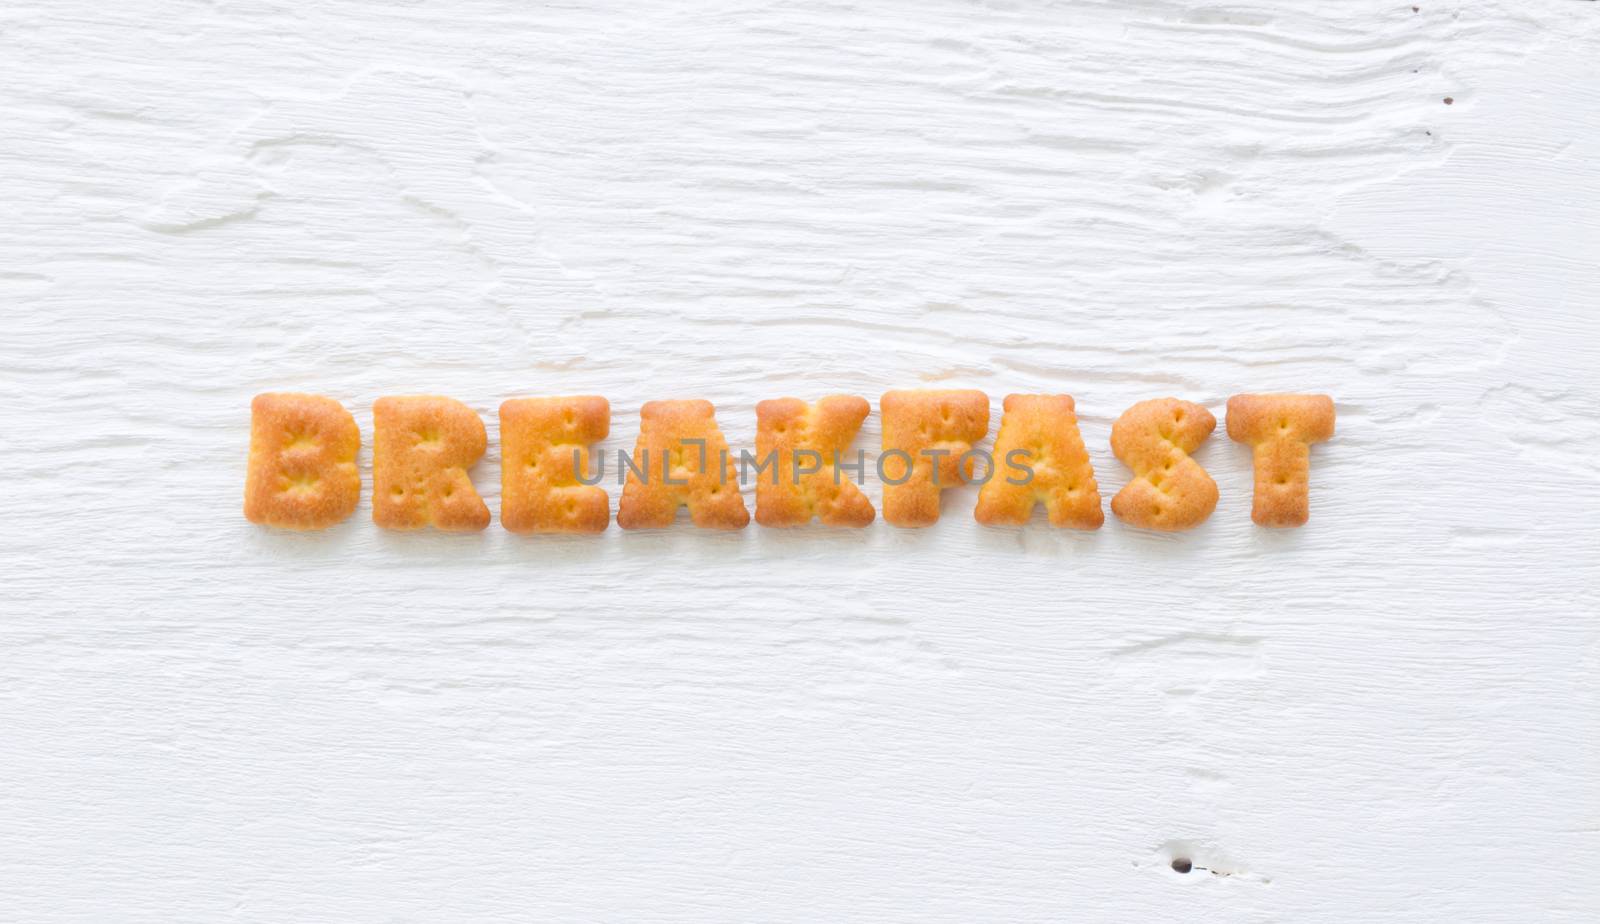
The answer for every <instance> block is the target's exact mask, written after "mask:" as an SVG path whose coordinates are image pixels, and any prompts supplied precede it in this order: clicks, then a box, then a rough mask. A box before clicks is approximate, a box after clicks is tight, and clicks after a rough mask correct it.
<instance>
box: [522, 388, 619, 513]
mask: <svg viewBox="0 0 1600 924" xmlns="http://www.w3.org/2000/svg"><path fill="white" fill-rule="evenodd" d="M610 432H611V405H610V403H609V402H607V401H606V399H604V398H601V397H598V396H594V395H585V396H582V397H577V398H513V399H511V400H510V401H507V402H505V403H503V404H501V405H500V525H502V526H504V527H505V528H506V529H508V530H510V531H511V532H514V533H535V532H537V533H598V532H602V531H604V530H605V528H606V525H607V524H609V523H610V522H611V499H610V498H609V497H607V496H606V492H605V489H604V488H602V487H600V486H598V485H592V484H579V483H578V478H579V476H581V475H583V474H585V473H586V472H587V471H588V468H589V444H591V443H598V442H599V441H601V440H603V439H605V438H606V434H608V433H610Z"/></svg>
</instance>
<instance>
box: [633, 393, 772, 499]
mask: <svg viewBox="0 0 1600 924" xmlns="http://www.w3.org/2000/svg"><path fill="white" fill-rule="evenodd" d="M632 461H633V463H634V464H635V465H638V466H639V467H640V470H642V471H643V473H644V475H643V477H642V478H641V477H640V475H639V473H638V472H636V471H634V470H633V469H632V468H631V467H630V469H629V471H628V481H627V484H625V485H623V488H622V502H621V503H620V504H619V505H618V506H617V525H618V526H620V527H622V528H623V529H650V528H653V527H664V526H671V525H672V521H673V520H675V519H677V516H678V508H679V507H681V506H683V505H685V504H687V505H688V507H689V515H690V517H691V518H692V519H693V520H694V525H696V526H700V527H706V528H710V529H744V528H745V526H747V525H748V524H749V523H750V511H749V510H747V509H746V508H745V506H744V498H743V497H741V496H740V495H739V480H738V475H737V473H736V471H735V467H734V462H733V459H732V458H731V457H730V456H729V454H728V441H727V440H726V439H724V438H723V436H722V431H721V430H720V429H718V428H717V419H716V409H715V408H713V407H712V406H711V402H710V401H647V402H645V405H644V407H642V408H640V409H639V441H638V442H637V443H636V444H635V445H634V450H633V460H632Z"/></svg>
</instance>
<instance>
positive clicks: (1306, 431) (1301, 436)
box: [1228, 395, 1333, 526]
mask: <svg viewBox="0 0 1600 924" xmlns="http://www.w3.org/2000/svg"><path fill="white" fill-rule="evenodd" d="M1228 436H1229V437H1231V438H1232V439H1234V440H1236V441H1237V442H1240V443H1246V444H1248V445H1249V446H1250V447H1251V449H1252V450H1253V455H1254V456H1255V469H1256V492H1255V503H1254V505H1253V506H1252V507H1251V509H1250V519H1252V520H1254V521H1255V522H1256V523H1257V524H1259V525H1261V526H1303V525H1305V522H1306V520H1307V519H1309V518H1310V517H1311V444H1312V443H1320V442H1322V441H1323V440H1326V439H1328V438H1330V437H1332V436H1333V399H1332V398H1330V397H1328V396H1327V395H1234V396H1233V397H1232V398H1229V399H1228Z"/></svg>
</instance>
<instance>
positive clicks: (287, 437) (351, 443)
mask: <svg viewBox="0 0 1600 924" xmlns="http://www.w3.org/2000/svg"><path fill="white" fill-rule="evenodd" d="M360 449H361V429H360V428H359V427H357V426H356V419H355V418H354V417H351V416H350V412H349V411H347V410H345V409H344V405H342V404H340V403H339V402H337V401H335V400H333V399H332V398H324V397H322V396H321V395H303V394H288V393H278V394H263V395H256V397H255V400H253V401H251V402H250V466H249V469H248V471H247V473H246V475H245V482H244V515H245V518H246V519H248V520H249V521H250V522H252V523H260V524H262V525H265V526H277V527H281V528H283V529H323V528H325V527H328V526H332V525H333V524H335V523H338V522H339V521H341V520H343V519H345V518H346V517H348V516H350V514H351V513H352V512H353V511H354V510H355V509H356V503H357V501H359V500H360V499H361V473H360V472H359V471H357V470H356V453H357V452H358V451H359V450H360Z"/></svg>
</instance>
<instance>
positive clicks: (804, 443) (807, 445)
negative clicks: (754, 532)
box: [756, 395, 876, 527]
mask: <svg viewBox="0 0 1600 924" xmlns="http://www.w3.org/2000/svg"><path fill="white" fill-rule="evenodd" d="M871 410H872V406H871V405H870V404H868V403H867V400H866V399H865V398H858V397H855V396H854V395H829V396H828V397H826V398H823V399H822V400H820V401H818V402H817V403H816V404H807V403H806V402H804V401H801V400H800V399H799V398H775V399H772V400H769V401H762V402H761V403H760V404H757V405H756V458H757V463H756V464H757V465H767V464H769V459H770V464H771V465H772V466H773V468H772V470H771V471H765V472H760V473H758V474H757V477H756V522H757V523H760V524H761V525H762V526H801V525H804V524H806V523H810V522H811V520H812V518H813V517H816V518H818V519H820V520H821V521H822V523H823V525H825V526H851V527H860V526H866V525H867V524H868V523H871V522H872V520H873V517H874V516H876V513H875V512H874V511H873V509H872V502H871V501H869V500H867V496H866V495H865V494H863V493H861V489H860V488H859V487H857V486H856V485H855V484H854V483H853V482H851V481H849V480H848V479H846V478H845V477H844V476H843V473H842V472H841V470H840V468H839V466H838V463H839V461H840V455H841V454H842V453H843V452H844V451H845V450H846V449H847V448H849V446H850V441H851V440H853V439H855V435H856V431H857V430H859V429H861V422H862V421H863V420H866V419H867V414H868V413H869V412H871ZM797 454H798V455H797Z"/></svg>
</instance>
